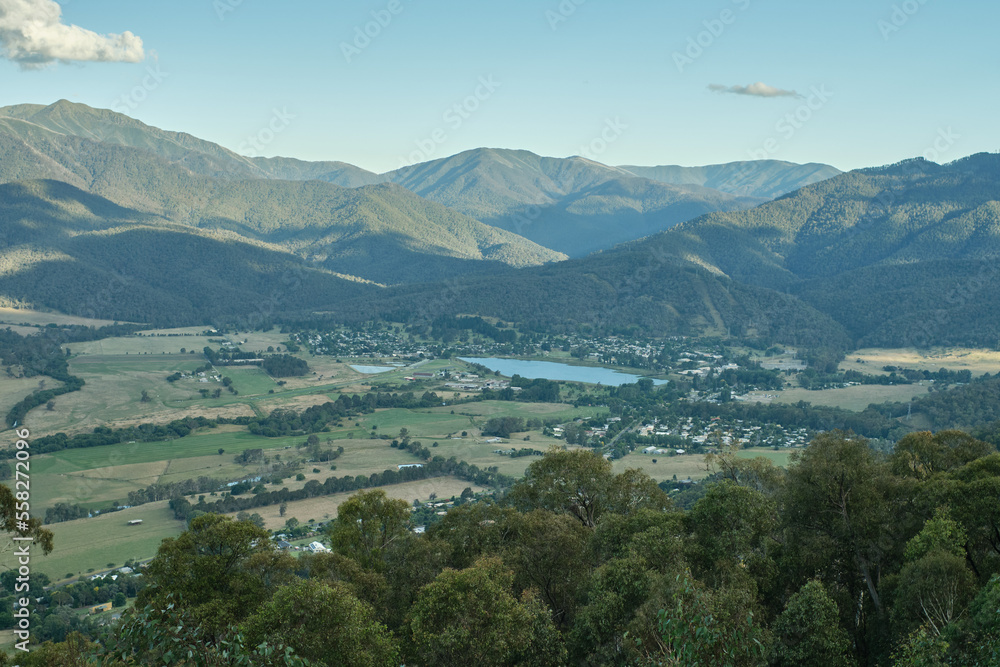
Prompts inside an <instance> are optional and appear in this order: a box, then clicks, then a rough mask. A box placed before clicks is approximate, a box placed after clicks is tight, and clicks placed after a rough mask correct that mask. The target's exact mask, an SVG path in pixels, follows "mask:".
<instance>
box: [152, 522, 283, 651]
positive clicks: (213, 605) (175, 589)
mask: <svg viewBox="0 0 1000 667" xmlns="http://www.w3.org/2000/svg"><path fill="white" fill-rule="evenodd" d="M294 568H295V559H294V558H292V557H291V556H289V555H287V554H284V553H281V552H278V551H276V550H275V549H274V547H273V545H272V542H271V539H270V534H269V533H268V532H267V531H266V530H264V529H263V528H259V527H257V526H255V525H253V524H252V523H250V522H248V521H233V520H232V519H230V518H229V517H225V516H220V515H218V514H203V515H201V516H198V517H196V518H194V519H192V520H191V523H190V525H189V527H188V529H187V530H186V531H184V532H183V533H181V534H180V536H178V537H176V538H167V539H165V540H163V542H162V543H161V545H160V548H159V549H158V550H157V554H156V557H155V558H154V559H153V560H152V562H151V563H150V564H149V568H148V569H147V571H146V581H147V582H148V585H147V586H146V588H144V589H143V590H142V591H141V592H140V594H139V598H138V600H137V605H138V606H145V605H146V604H153V605H154V606H158V608H164V607H165V606H166V604H168V602H167V596H169V595H171V594H172V595H174V596H175V598H176V601H177V603H178V604H180V605H183V607H184V608H185V609H187V610H189V611H190V613H191V615H192V617H193V618H194V619H195V621H196V622H197V623H198V624H199V625H202V626H204V628H205V629H206V631H208V632H209V633H222V632H223V631H224V630H225V628H226V627H227V626H229V625H231V624H235V623H238V622H240V621H242V620H243V619H245V618H246V617H247V616H248V615H249V614H251V613H252V612H253V611H254V610H255V609H256V608H257V607H259V606H260V605H261V604H262V603H263V602H264V601H265V600H266V599H267V598H268V597H269V596H270V595H271V593H273V591H274V590H275V589H276V588H277V587H278V586H279V585H281V584H282V583H285V582H286V581H289V580H290V579H291V577H292V572H293V570H294Z"/></svg>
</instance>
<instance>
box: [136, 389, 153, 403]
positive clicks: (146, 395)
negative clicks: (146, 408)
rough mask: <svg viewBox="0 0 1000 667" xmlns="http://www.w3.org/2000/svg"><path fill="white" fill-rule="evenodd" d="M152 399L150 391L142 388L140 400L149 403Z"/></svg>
mask: <svg viewBox="0 0 1000 667" xmlns="http://www.w3.org/2000/svg"><path fill="white" fill-rule="evenodd" d="M151 400H152V399H151V398H150V397H149V392H148V391H146V390H145V389H143V390H142V395H141V396H140V397H139V402H141V403H149V402H150V401H151Z"/></svg>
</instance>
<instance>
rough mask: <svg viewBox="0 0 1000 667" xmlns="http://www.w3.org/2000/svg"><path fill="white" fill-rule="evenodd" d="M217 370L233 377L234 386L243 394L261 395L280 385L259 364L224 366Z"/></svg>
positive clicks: (225, 375)
mask: <svg viewBox="0 0 1000 667" xmlns="http://www.w3.org/2000/svg"><path fill="white" fill-rule="evenodd" d="M216 370H218V371H219V373H221V374H222V375H223V376H224V377H228V378H230V379H232V381H233V387H235V388H236V391H238V392H240V395H241V396H259V395H261V394H266V393H267V392H268V391H271V390H272V389H273V390H274V391H277V390H278V385H277V383H275V381H274V380H273V379H272V378H271V376H270V375H268V374H267V373H265V372H264V370H263V369H262V368H259V367H257V366H223V367H221V368H217V369H216Z"/></svg>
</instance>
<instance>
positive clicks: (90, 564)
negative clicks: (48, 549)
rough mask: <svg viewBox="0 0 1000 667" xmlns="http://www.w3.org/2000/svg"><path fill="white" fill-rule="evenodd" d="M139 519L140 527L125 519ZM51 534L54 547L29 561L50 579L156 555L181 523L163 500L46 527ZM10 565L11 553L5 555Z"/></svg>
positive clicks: (179, 527)
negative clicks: (46, 553) (43, 554)
mask: <svg viewBox="0 0 1000 667" xmlns="http://www.w3.org/2000/svg"><path fill="white" fill-rule="evenodd" d="M132 519H142V521H143V523H142V525H141V526H129V525H127V523H128V521H130V520H132ZM48 527H49V528H50V529H51V530H52V532H53V534H54V542H55V549H53V551H52V553H51V554H49V555H48V556H42V555H41V552H38V553H37V554H36V555H34V557H33V558H32V560H31V566H32V569H34V570H35V571H37V572H44V573H45V574H47V575H49V576H50V577H51V578H52V580H53V581H59V580H62V579H65V577H66V575H67V574H70V573H72V574H73V575H74V576H76V575H79V574H84V575H85V574H87V572H88V570H98V571H99V570H104V569H107V566H108V563H114V564H115V565H117V566H121V565H123V564H124V563H125V561H126V560H128V559H129V558H136V559H146V558H150V557H152V556H154V555H155V554H156V549H157V547H159V545H160V542H161V541H162V540H163V538H165V537H172V536H175V535H178V534H180V532H181V531H182V530H184V522H183V521H178V520H176V519H174V515H173V512H172V511H171V510H170V508H169V507H167V503H166V501H163V502H158V503H150V504H149V505H143V506H141V507H133V508H131V509H127V510H122V511H121V512H113V513H111V514H105V515H102V516H98V517H94V518H92V519H78V520H76V521H66V522H64V523H56V524H52V525H51V526H48ZM4 559H5V560H6V563H5V565H6V566H7V567H10V566H11V555H10V554H9V553H8V554H5V556H4Z"/></svg>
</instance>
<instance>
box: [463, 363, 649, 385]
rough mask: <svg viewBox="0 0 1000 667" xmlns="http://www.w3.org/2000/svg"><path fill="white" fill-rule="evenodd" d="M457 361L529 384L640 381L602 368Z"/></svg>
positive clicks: (616, 383) (560, 364)
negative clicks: (526, 380)
mask: <svg viewBox="0 0 1000 667" xmlns="http://www.w3.org/2000/svg"><path fill="white" fill-rule="evenodd" d="M459 359H461V360H462V361H468V362H470V363H473V364H481V365H483V366H486V367H487V368H489V369H490V370H491V371H500V374H501V375H506V376H507V377H511V376H513V375H520V376H521V377H523V378H529V379H531V380H538V379H544V380H565V381H567V382H587V383H590V384H603V385H606V386H612V387H620V386H621V385H623V384H633V383H634V382H636V381H637V380H639V379H640V378H641V377H642V376H641V375H631V374H630V373H622V372H621V371H616V370H613V369H611V368H604V367H601V366H571V365H569V364H563V363H559V362H557V361H525V360H523V359H498V358H496V357H486V358H474V357H459ZM667 382H668V381H667V380H653V384H657V385H660V384H667Z"/></svg>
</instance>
